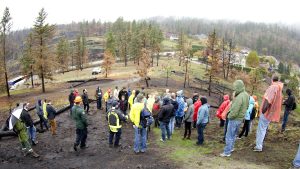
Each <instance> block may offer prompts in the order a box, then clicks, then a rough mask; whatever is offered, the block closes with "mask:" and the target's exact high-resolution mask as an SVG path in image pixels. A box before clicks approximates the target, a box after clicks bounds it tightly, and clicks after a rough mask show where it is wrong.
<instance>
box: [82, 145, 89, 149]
mask: <svg viewBox="0 0 300 169" xmlns="http://www.w3.org/2000/svg"><path fill="white" fill-rule="evenodd" d="M87 148H89V146H87V145H85V146H80V149H87Z"/></svg>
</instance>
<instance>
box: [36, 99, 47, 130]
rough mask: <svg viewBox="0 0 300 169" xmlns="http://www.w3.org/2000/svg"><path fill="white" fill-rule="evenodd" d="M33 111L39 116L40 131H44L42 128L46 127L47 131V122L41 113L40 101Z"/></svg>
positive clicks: (41, 104) (41, 105)
mask: <svg viewBox="0 0 300 169" xmlns="http://www.w3.org/2000/svg"><path fill="white" fill-rule="evenodd" d="M35 109H36V114H37V115H38V116H39V119H40V127H41V131H44V126H45V127H46V130H47V131H48V130H49V127H48V122H47V120H46V119H45V117H44V112H43V103H42V100H40V99H39V100H38V101H37V103H36V105H35Z"/></svg>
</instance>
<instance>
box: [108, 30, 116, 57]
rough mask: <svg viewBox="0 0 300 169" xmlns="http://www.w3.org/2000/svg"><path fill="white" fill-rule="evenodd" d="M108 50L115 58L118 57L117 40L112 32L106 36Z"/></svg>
mask: <svg viewBox="0 0 300 169" xmlns="http://www.w3.org/2000/svg"><path fill="white" fill-rule="evenodd" d="M106 50H108V51H109V52H110V53H111V54H112V56H113V57H115V56H116V47H115V39H114V36H113V33H112V32H111V31H110V32H108V34H107V35H106Z"/></svg>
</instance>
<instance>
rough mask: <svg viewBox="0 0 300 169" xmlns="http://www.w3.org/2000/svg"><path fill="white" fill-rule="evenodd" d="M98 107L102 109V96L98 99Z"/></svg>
mask: <svg viewBox="0 0 300 169" xmlns="http://www.w3.org/2000/svg"><path fill="white" fill-rule="evenodd" d="M97 109H99V110H100V109H102V97H99V98H98V99H97Z"/></svg>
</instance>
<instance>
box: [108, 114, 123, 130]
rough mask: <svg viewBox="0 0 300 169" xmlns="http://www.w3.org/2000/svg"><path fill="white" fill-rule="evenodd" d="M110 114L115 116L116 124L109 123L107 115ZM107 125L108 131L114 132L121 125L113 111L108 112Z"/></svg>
mask: <svg viewBox="0 0 300 169" xmlns="http://www.w3.org/2000/svg"><path fill="white" fill-rule="evenodd" d="M111 115H112V116H115V117H116V125H111V124H110V121H109V116H111ZM108 126H109V129H110V131H112V132H114V133H116V132H118V129H119V128H121V127H122V125H120V119H119V116H118V114H117V113H116V112H114V111H112V112H109V113H108Z"/></svg>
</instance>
